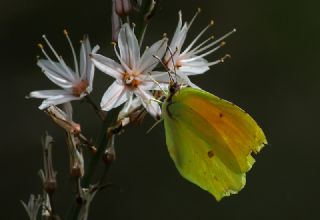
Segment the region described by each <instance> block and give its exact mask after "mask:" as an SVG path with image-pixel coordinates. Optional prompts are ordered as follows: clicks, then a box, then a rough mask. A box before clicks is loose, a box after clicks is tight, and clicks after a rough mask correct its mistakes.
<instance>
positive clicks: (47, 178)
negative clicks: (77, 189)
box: [39, 133, 57, 194]
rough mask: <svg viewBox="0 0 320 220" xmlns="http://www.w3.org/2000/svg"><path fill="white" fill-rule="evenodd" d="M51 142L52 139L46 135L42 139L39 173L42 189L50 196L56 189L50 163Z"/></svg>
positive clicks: (54, 175)
mask: <svg viewBox="0 0 320 220" xmlns="http://www.w3.org/2000/svg"><path fill="white" fill-rule="evenodd" d="M52 142H53V139H52V137H51V136H49V135H48V134H47V133H46V135H45V137H44V138H43V139H42V146H43V170H42V169H41V170H40V171H39V175H40V178H41V180H42V183H43V188H44V190H45V191H46V192H47V193H48V194H52V193H53V192H54V191H55V190H56V188H57V181H56V176H57V172H56V171H54V169H53V163H52Z"/></svg>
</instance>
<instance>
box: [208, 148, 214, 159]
mask: <svg viewBox="0 0 320 220" xmlns="http://www.w3.org/2000/svg"><path fill="white" fill-rule="evenodd" d="M213 156H214V152H213V150H210V151H208V157H209V158H211V157H213Z"/></svg>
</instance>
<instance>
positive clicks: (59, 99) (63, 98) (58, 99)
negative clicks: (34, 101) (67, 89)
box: [39, 95, 80, 110]
mask: <svg viewBox="0 0 320 220" xmlns="http://www.w3.org/2000/svg"><path fill="white" fill-rule="evenodd" d="M78 99H80V97H75V96H73V95H57V96H53V97H50V98H48V99H46V100H44V101H43V102H42V103H41V105H40V106H39V109H41V110H43V109H45V108H48V107H49V106H51V105H60V104H63V103H66V102H70V101H72V100H78Z"/></svg>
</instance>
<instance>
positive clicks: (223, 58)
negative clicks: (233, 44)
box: [220, 54, 231, 63]
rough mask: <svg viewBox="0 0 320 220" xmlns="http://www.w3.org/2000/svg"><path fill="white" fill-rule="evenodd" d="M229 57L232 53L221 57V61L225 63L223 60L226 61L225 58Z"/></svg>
mask: <svg viewBox="0 0 320 220" xmlns="http://www.w3.org/2000/svg"><path fill="white" fill-rule="evenodd" d="M227 58H231V55H230V54H226V55H224V57H222V58H221V59H220V61H221V63H223V62H224V61H225V59H227Z"/></svg>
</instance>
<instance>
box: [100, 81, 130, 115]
mask: <svg viewBox="0 0 320 220" xmlns="http://www.w3.org/2000/svg"><path fill="white" fill-rule="evenodd" d="M125 101H127V96H126V89H125V87H124V86H123V85H120V84H119V83H118V82H117V81H115V82H114V83H113V84H112V85H111V86H110V87H109V88H108V89H107V91H106V92H105V93H104V95H103V97H102V100H101V103H100V106H101V109H102V110H104V111H109V110H111V109H112V108H116V107H118V106H119V105H121V104H122V103H124V102H125Z"/></svg>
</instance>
